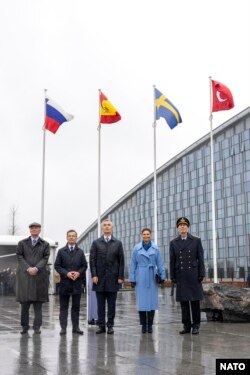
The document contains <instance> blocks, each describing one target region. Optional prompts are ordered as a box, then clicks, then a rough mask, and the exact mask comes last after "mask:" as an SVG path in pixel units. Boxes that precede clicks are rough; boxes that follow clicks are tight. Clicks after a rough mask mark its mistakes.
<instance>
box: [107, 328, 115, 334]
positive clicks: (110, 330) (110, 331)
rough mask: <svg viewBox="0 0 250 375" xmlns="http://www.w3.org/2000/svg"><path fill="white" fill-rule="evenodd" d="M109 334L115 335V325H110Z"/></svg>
mask: <svg viewBox="0 0 250 375" xmlns="http://www.w3.org/2000/svg"><path fill="white" fill-rule="evenodd" d="M107 333H108V334H109V335H113V334H114V328H113V327H108V332H107Z"/></svg>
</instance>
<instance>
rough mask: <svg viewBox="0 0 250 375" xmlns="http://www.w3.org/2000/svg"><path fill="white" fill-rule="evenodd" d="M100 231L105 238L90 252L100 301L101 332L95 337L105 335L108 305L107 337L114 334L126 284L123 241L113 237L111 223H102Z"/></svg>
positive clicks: (93, 246) (97, 295)
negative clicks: (119, 297)
mask: <svg viewBox="0 0 250 375" xmlns="http://www.w3.org/2000/svg"><path fill="white" fill-rule="evenodd" d="M101 228H102V233H103V235H102V236H101V237H100V238H98V239H97V240H95V241H93V243H92V245H91V249H90V271H91V276H92V282H93V290H94V291H95V292H96V298H97V312H98V326H99V329H98V330H97V331H96V333H97V334H100V333H104V332H106V321H105V316H106V301H107V305H108V319H107V327H108V332H107V333H108V334H113V333H114V329H113V326H114V319H115V308H116V297H117V291H118V290H119V289H120V288H121V286H122V283H123V281H124V253H123V246H122V243H121V241H119V240H117V239H116V238H115V237H114V236H113V235H112V229H113V225H112V222H111V221H110V220H109V219H105V220H103V221H102V224H101Z"/></svg>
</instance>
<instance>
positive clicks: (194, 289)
mask: <svg viewBox="0 0 250 375" xmlns="http://www.w3.org/2000/svg"><path fill="white" fill-rule="evenodd" d="M169 254H170V278H171V280H173V281H174V282H176V285H177V286H176V301H179V302H182V301H198V300H201V299H203V290H202V284H201V280H202V279H203V278H204V276H205V267H204V256H203V247H202V244H201V239H200V238H199V237H195V236H192V235H191V234H189V233H188V234H187V238H186V240H182V239H181V236H178V237H176V238H175V239H173V240H172V241H170V249H169Z"/></svg>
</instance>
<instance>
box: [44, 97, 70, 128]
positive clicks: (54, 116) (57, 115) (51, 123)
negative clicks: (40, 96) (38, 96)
mask: <svg viewBox="0 0 250 375" xmlns="http://www.w3.org/2000/svg"><path fill="white" fill-rule="evenodd" d="M45 105H46V115H45V123H44V128H45V129H47V130H49V131H51V132H52V133H54V134H55V133H56V132H57V130H58V128H59V126H60V125H61V124H62V123H64V122H67V121H70V120H72V119H73V118H74V116H73V115H70V114H69V113H66V112H65V111H64V110H63V109H62V108H60V107H59V105H58V104H57V103H55V102H54V101H53V100H51V99H50V98H48V97H46V98H45Z"/></svg>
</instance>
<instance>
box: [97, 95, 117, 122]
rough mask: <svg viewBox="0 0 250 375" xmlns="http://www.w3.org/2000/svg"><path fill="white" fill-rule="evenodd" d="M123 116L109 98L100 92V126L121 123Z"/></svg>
mask: <svg viewBox="0 0 250 375" xmlns="http://www.w3.org/2000/svg"><path fill="white" fill-rule="evenodd" d="M120 120H121V116H120V114H119V113H118V112H117V110H116V108H115V107H114V106H113V104H111V103H110V101H109V100H108V98H107V97H106V96H105V95H104V94H103V93H102V92H100V124H113V123H114V122H117V121H120Z"/></svg>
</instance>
